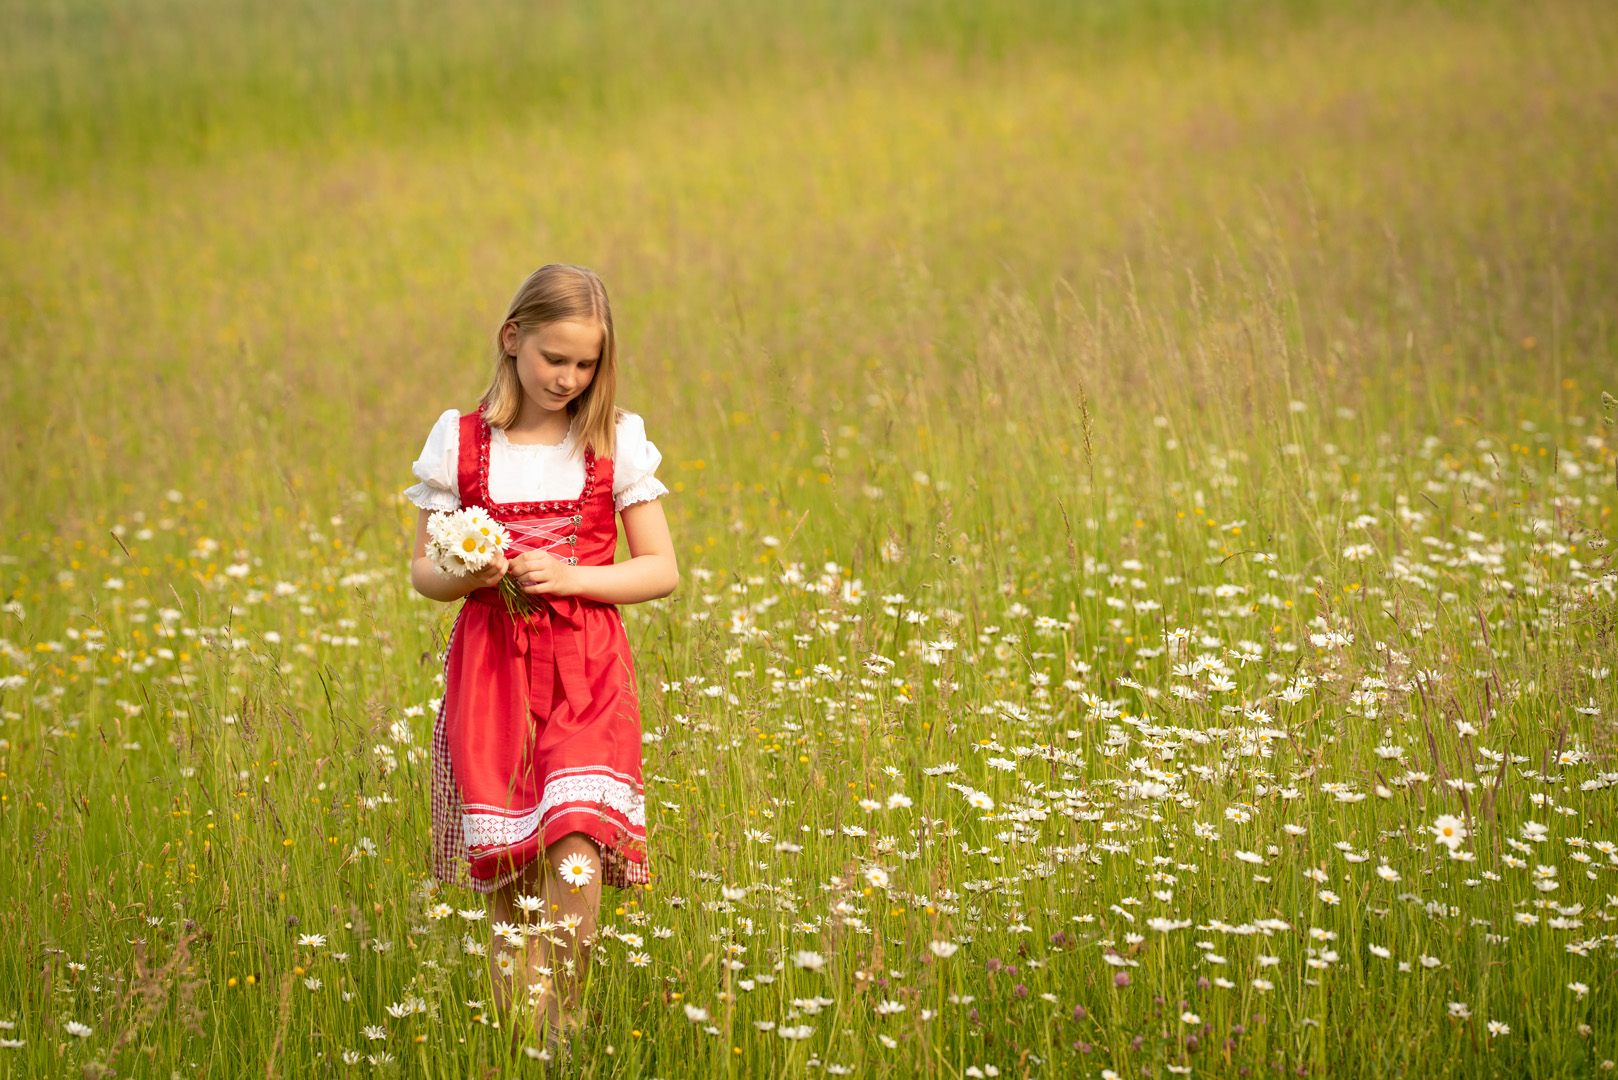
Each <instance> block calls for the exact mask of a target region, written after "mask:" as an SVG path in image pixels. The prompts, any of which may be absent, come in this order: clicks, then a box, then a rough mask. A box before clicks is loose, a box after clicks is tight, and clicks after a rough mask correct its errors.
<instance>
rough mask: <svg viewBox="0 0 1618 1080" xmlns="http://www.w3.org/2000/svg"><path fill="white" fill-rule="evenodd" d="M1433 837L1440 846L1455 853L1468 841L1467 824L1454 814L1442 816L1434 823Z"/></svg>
mask: <svg viewBox="0 0 1618 1080" xmlns="http://www.w3.org/2000/svg"><path fill="white" fill-rule="evenodd" d="M1433 835H1434V836H1436V837H1437V838H1438V842H1439V843H1440V844H1443V845H1444V846H1445V847H1447V848H1449V849H1450V850H1451V851H1454V850H1455V849H1456V848H1458V847H1460V846H1461V844H1462V842H1463V841H1465V840H1466V824H1465V823H1464V822H1463V821H1461V819H1460V818H1458V817H1456V816H1455V815H1454V814H1441V815H1439V818H1438V820H1437V821H1435V822H1433Z"/></svg>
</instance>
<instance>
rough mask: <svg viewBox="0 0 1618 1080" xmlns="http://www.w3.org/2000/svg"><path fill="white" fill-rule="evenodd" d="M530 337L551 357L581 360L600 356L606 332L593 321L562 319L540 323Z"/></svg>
mask: <svg viewBox="0 0 1618 1080" xmlns="http://www.w3.org/2000/svg"><path fill="white" fill-rule="evenodd" d="M531 336H532V337H533V338H534V342H535V344H537V345H538V346H539V347H540V348H541V349H543V350H544V351H545V352H548V353H550V354H551V355H552V356H568V357H572V358H574V359H581V360H585V359H591V358H593V357H597V356H600V355H601V347H602V345H604V344H605V342H606V331H605V330H604V329H603V328H602V326H601V324H600V323H599V322H596V321H594V320H589V321H580V320H575V319H562V320H560V321H558V322H550V323H541V324H540V325H538V326H536V327H534V329H533V331H532V334H531Z"/></svg>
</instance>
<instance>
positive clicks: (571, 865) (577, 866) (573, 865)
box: [556, 852, 596, 889]
mask: <svg viewBox="0 0 1618 1080" xmlns="http://www.w3.org/2000/svg"><path fill="white" fill-rule="evenodd" d="M556 872H557V873H558V874H560V875H561V878H562V880H563V881H565V882H567V883H568V884H569V885H571V886H573V887H574V888H575V889H579V888H583V887H584V886H586V885H588V884H590V882H591V881H593V880H595V876H596V868H595V864H594V863H592V862H591V861H590V857H589V856H588V855H585V854H584V853H583V852H574V853H573V854H572V855H569V856H568V857H567V858H565V859H563V860H562V861H561V862H560V863H558V864H557V866H556Z"/></svg>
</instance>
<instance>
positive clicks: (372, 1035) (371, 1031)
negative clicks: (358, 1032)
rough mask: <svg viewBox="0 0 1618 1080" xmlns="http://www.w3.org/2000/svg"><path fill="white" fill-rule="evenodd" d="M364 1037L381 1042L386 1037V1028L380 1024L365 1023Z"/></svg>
mask: <svg viewBox="0 0 1618 1080" xmlns="http://www.w3.org/2000/svg"><path fill="white" fill-rule="evenodd" d="M365 1037H366V1038H367V1039H370V1040H371V1041H372V1042H381V1041H382V1040H383V1039H386V1038H387V1037H388V1029H387V1028H385V1027H383V1026H381V1025H380V1024H367V1025H366V1026H365Z"/></svg>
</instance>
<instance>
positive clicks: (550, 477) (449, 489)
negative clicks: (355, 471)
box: [405, 409, 669, 511]
mask: <svg viewBox="0 0 1618 1080" xmlns="http://www.w3.org/2000/svg"><path fill="white" fill-rule="evenodd" d="M460 420H461V414H460V413H459V412H457V411H456V410H454V409H446V410H445V411H444V415H442V416H440V417H439V418H438V422H437V423H436V424H434V425H433V430H432V431H431V432H430V433H429V434H428V435H427V445H426V446H423V447H422V448H421V457H419V458H417V459H416V463H415V464H414V465H412V466H411V467H410V471H411V472H413V473H415V474H416V479H417V480H419V481H421V482H420V483H419V484H415V485H413V486H412V487H408V488H406V489H405V497H406V498H408V499H409V500H410V501H411V502H413V503H415V504H416V505H417V506H419V507H421V508H422V509H423V510H459V509H460V507H461V492H460V482H459V479H458V476H459V461H460V449H461V424H460ZM617 440H618V452H617V453H616V454H614V455H613V459H612V505H613V509H614V510H615V511H618V510H622V509H623V508H624V507H626V506H633V505H634V504H635V503H638V502H645V501H646V500H648V499H656V498H658V497H659V496H662V495H667V494H668V491H669V489H668V488H666V487H664V486H663V484H662V482H661V481H659V480H658V478H657V477H656V475H654V474H655V473H656V472H657V466H658V464H659V463H660V462H661V461H662V460H663V455H662V454H660V453H658V451H657V447H656V446H654V445H653V444H652V442H651V440H650V439H648V438H647V437H646V422H645V421H644V420H642V419H641V418H640V417H639V416H636V415H635V414H634V413H628V412H620V413H619V416H618V431H617ZM573 443H574V431H573V428H572V427H569V428H568V432H567V438H565V439H563V440H562V441H561V442H559V443H557V444H556V445H554V446H547V445H545V444H543V443H532V444H526V443H513V442H511V441H510V440H508V439H507V438H506V433H505V431H504V430H502V429H500V428H494V429H492V430H491V431H490V432H489V498H491V499H493V500H494V501H495V502H499V503H515V502H549V501H551V500H553V499H576V498H578V497H579V495H580V494H582V493H583V491H584V455H583V454H579V455H578V456H577V457H573V456H570V455H571V453H572V450H573Z"/></svg>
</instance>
